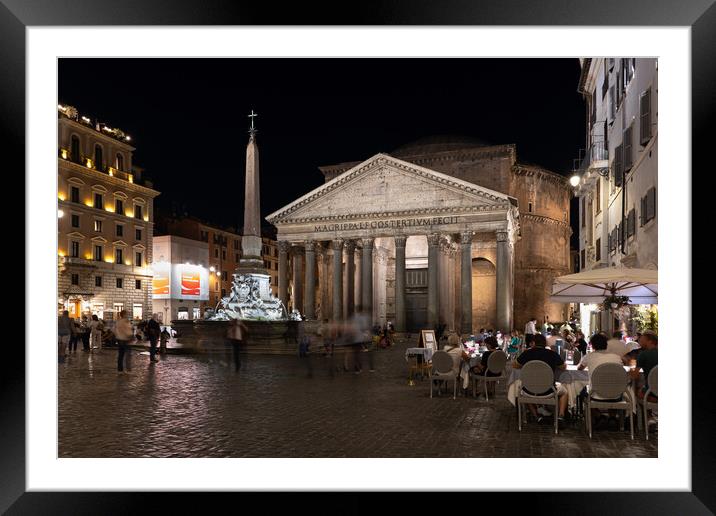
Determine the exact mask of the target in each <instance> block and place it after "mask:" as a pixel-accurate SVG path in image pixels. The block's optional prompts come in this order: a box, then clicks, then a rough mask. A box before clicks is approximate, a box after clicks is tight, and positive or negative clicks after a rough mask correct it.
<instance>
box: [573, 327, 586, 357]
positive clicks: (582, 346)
mask: <svg viewBox="0 0 716 516" xmlns="http://www.w3.org/2000/svg"><path fill="white" fill-rule="evenodd" d="M574 347H576V348H577V349H578V350H579V352H580V353H581V354H582V356H584V355H586V354H587V341H586V340H585V339H584V333H582V332H581V331H580V330H577V339H576V341H575V342H574Z"/></svg>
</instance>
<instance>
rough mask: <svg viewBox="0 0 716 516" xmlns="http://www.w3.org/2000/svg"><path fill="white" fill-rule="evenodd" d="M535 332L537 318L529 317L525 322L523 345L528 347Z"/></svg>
mask: <svg viewBox="0 0 716 516" xmlns="http://www.w3.org/2000/svg"><path fill="white" fill-rule="evenodd" d="M536 334H537V318H536V317H531V318H530V320H529V321H527V324H525V346H527V347H528V348H529V347H530V345H531V344H532V341H533V340H534V337H535V335H536Z"/></svg>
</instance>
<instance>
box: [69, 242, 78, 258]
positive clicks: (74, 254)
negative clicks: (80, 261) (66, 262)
mask: <svg viewBox="0 0 716 516" xmlns="http://www.w3.org/2000/svg"><path fill="white" fill-rule="evenodd" d="M70 256H71V257H72V258H79V257H80V243H79V242H76V241H74V240H73V241H72V244H71V249H70Z"/></svg>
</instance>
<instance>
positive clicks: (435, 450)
mask: <svg viewBox="0 0 716 516" xmlns="http://www.w3.org/2000/svg"><path fill="white" fill-rule="evenodd" d="M405 347H406V344H396V345H395V346H393V347H392V348H391V349H388V350H380V351H377V352H375V353H374V362H375V372H369V371H368V369H367V367H364V369H363V372H362V373H361V374H353V373H345V372H342V371H341V372H336V371H335V368H334V369H332V368H331V367H330V359H328V358H326V357H323V356H311V357H310V358H308V359H305V358H304V359H300V358H298V357H287V356H255V355H248V356H247V355H244V356H242V367H241V370H240V371H239V372H238V373H235V372H234V371H233V367H230V366H229V362H230V357H229V356H225V357H224V356H214V357H196V356H178V355H169V356H165V357H162V359H161V360H160V362H159V363H157V364H154V365H150V363H149V357H148V355H146V354H140V353H137V352H136V351H134V352H133V353H132V354H133V357H132V358H133V371H132V372H131V373H130V374H128V375H118V374H117V371H116V356H117V352H116V350H110V349H105V350H102V351H100V352H95V353H92V354H89V355H88V354H85V353H83V352H82V351H78V352H77V353H76V354H73V355H71V356H70V357H69V358H68V359H67V361H66V362H65V363H64V364H60V367H59V449H58V450H59V451H58V453H59V456H60V457H656V456H657V447H658V440H657V438H656V435H654V434H652V436H651V437H653V438H652V439H650V440H649V441H646V440H645V439H644V437H643V435H637V436H636V437H635V439H634V441H632V440H631V439H630V438H629V432H628V430H627V431H626V432H620V431H614V430H606V429H605V430H600V431H597V432H595V434H594V438H593V439H591V440H590V439H589V438H588V437H587V435H586V434H585V432H584V426H583V423H581V422H580V423H579V424H577V423H569V422H568V423H567V424H566V425H565V426H564V427H563V428H561V429H560V432H559V435H557V436H555V435H554V433H553V427H552V426H551V425H550V424H538V423H536V422H532V421H530V423H529V424H528V425H526V426H523V429H522V432H521V433H520V432H519V431H518V430H517V417H516V412H515V409H514V408H513V407H512V406H511V405H510V404H509V403H508V402H507V400H506V397H505V392H504V387H502V388H501V389H500V388H498V393H497V399H495V400H490V401H485V400H484V398H478V399H474V398H472V397H467V398H465V397H462V396H458V398H457V400H453V399H452V396H451V394H452V393H450V395H446V394H443V395H442V396H441V397H437V398H433V399H430V398H429V386H428V382H427V381H426V380H423V381H420V380H417V381H416V385H415V386H409V385H408V383H407V367H406V362H405V359H404V352H405ZM363 356H364V363H365V364H367V357H366V356H365V355H363ZM336 362H341V365H342V359H341V358H336ZM332 372H333V374H332Z"/></svg>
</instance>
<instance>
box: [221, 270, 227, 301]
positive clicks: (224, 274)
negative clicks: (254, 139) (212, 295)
mask: <svg viewBox="0 0 716 516" xmlns="http://www.w3.org/2000/svg"><path fill="white" fill-rule="evenodd" d="M221 279H222V281H228V280H229V275H228V274H226V271H221ZM221 295H222V296H223V295H224V294H221Z"/></svg>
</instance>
